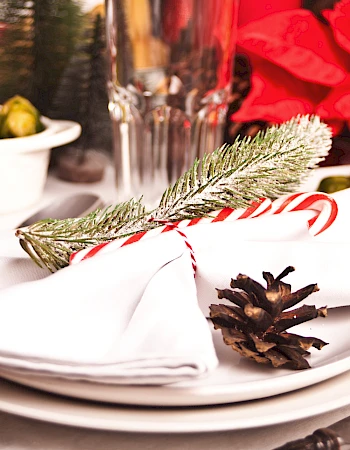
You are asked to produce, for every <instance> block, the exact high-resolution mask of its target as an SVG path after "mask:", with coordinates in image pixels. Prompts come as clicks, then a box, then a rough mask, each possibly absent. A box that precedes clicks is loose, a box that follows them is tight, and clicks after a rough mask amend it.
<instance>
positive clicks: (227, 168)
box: [16, 116, 331, 270]
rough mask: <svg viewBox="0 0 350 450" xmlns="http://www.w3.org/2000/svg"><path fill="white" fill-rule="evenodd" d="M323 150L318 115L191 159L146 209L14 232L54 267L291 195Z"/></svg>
mask: <svg viewBox="0 0 350 450" xmlns="http://www.w3.org/2000/svg"><path fill="white" fill-rule="evenodd" d="M330 146H331V135H330V130H329V129H328V127H327V126H326V125H325V124H323V123H321V122H320V120H319V118H318V117H308V116H304V117H296V118H294V119H292V120H290V121H289V122H286V123H284V124H282V125H279V126H274V127H271V128H269V129H267V130H266V131H264V132H261V133H258V134H257V135H256V136H255V137H254V138H253V139H250V138H244V139H243V140H239V139H237V140H236V141H235V143H234V144H233V145H232V146H223V147H221V148H219V149H217V150H215V151H213V152H212V153H209V154H207V155H205V156H204V157H203V159H202V160H201V161H199V160H197V161H195V163H194V164H193V166H192V167H191V168H190V170H188V171H187V172H185V173H184V174H183V175H182V176H181V177H180V178H179V179H178V180H177V181H176V183H175V184H174V185H173V186H170V187H169V188H168V189H167V190H166V191H165V192H164V194H163V196H162V198H161V200H160V203H159V206H158V207H157V208H155V209H154V210H153V211H146V209H145V207H144V206H143V205H142V203H141V201H140V200H135V199H131V200H129V201H128V202H125V203H121V204H118V205H117V206H115V207H114V208H113V207H109V208H107V209H106V210H104V211H96V212H94V213H92V214H90V215H89V216H87V217H84V218H73V219H66V220H52V219H48V220H45V221H40V222H37V223H35V224H33V225H31V226H29V227H27V228H23V229H19V230H17V232H16V235H17V236H18V237H19V238H20V243H21V245H22V247H23V248H24V250H26V251H27V252H28V253H29V255H30V256H31V257H32V258H33V259H34V260H35V261H36V262H37V263H38V264H39V265H40V266H42V265H45V266H47V267H48V268H49V269H50V270H55V269H59V268H61V267H64V266H66V265H67V264H68V263H69V258H70V255H71V254H73V253H75V252H76V251H79V250H82V249H84V248H86V247H88V246H93V245H97V244H101V243H104V242H108V241H113V240H116V239H120V238H123V237H127V236H131V235H134V234H135V233H138V232H143V231H148V230H151V229H153V228H157V227H159V226H162V225H164V223H165V222H177V221H179V220H187V219H189V220H191V219H194V218H200V217H207V216H209V215H210V213H212V212H214V211H217V210H219V209H222V208H233V209H237V208H247V207H250V206H251V205H252V202H257V201H261V200H260V199H261V198H270V199H275V198H277V197H280V196H282V195H284V194H287V193H290V192H293V191H295V190H297V188H298V186H299V184H300V182H301V181H303V180H304V179H305V177H306V176H307V175H308V174H309V173H310V171H311V169H312V168H314V167H316V165H317V163H318V162H319V161H321V160H322V159H323V158H324V157H325V156H326V155H327V153H328V151H329V149H330Z"/></svg>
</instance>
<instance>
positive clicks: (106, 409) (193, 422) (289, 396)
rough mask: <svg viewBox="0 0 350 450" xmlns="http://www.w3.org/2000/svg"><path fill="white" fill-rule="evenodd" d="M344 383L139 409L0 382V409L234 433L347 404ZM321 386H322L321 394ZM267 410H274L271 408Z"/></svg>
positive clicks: (86, 422) (45, 418)
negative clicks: (260, 396) (237, 399)
mask: <svg viewBox="0 0 350 450" xmlns="http://www.w3.org/2000/svg"><path fill="white" fill-rule="evenodd" d="M349 383H350V371H347V372H345V373H343V374H341V375H338V376H336V377H333V378H331V379H329V380H326V381H324V382H322V383H320V384H317V385H314V386H310V387H307V388H304V389H300V390H297V391H293V392H289V393H286V394H282V395H279V396H274V397H271V398H266V399H261V400H255V401H247V402H241V403H238V404H237V403H234V404H231V405H219V406H212V407H204V408H203V407H195V408H140V407H131V406H125V405H110V404H102V403H96V402H87V401H83V400H72V399H68V398H65V397H61V396H58V395H52V394H48V393H43V392H40V391H38V390H35V389H31V388H26V387H24V386H22V385H17V384H16V383H13V382H8V381H5V380H0V410H1V411H3V412H6V413H10V414H14V415H17V416H21V417H26V418H31V419H36V420H40V421H42V422H47V423H56V424H60V425H69V426H78V427H82V428H88V429H95V430H104V431H124V432H141V433H198V432H215V431H236V430H242V429H253V428H258V427H263V426H270V425H279V424H283V423H289V422H292V421H294V420H303V419H306V418H310V417H314V416H318V415H321V414H324V413H327V412H331V411H335V410H338V409H340V408H342V407H346V406H349V405H350V390H349V389H348V392H347V394H345V395H344V387H348V386H349ZM320 387H321V388H322V389H323V393H322V395H321V396H320V392H319V389H320ZM320 397H323V398H324V401H323V403H321V404H320V403H316V405H315V402H314V400H320ZM15 398H17V401H16V402H15V401H14V399H15ZM18 398H19V401H18ZM21 399H22V402H21ZM271 404H272V407H271ZM278 405H279V407H280V410H278ZM281 406H283V409H281ZM254 408H255V409H256V408H258V410H259V409H260V410H262V411H260V416H259V415H258V416H256V415H255V416H254ZM272 408H275V409H276V408H277V409H276V410H275V411H273V412H271V409H272ZM252 409H253V413H252ZM248 410H249V414H250V417H249V419H248V420H247V419H246V418H242V411H245V412H246V413H247V411H248ZM94 414H95V415H94ZM140 414H141V418H140V417H139V418H138V416H140ZM147 415H148V417H147ZM133 416H134V417H133ZM222 417H224V420H222ZM179 418H180V419H181V420H179Z"/></svg>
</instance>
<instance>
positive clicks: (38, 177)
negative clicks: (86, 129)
mask: <svg viewBox="0 0 350 450" xmlns="http://www.w3.org/2000/svg"><path fill="white" fill-rule="evenodd" d="M42 123H43V124H44V126H45V130H44V131H42V132H41V133H37V134H34V135H32V136H27V137H19V138H11V139H0V214H8V213H12V212H15V211H19V210H21V209H23V208H27V207H29V206H32V205H34V204H35V203H36V202H37V201H38V200H39V199H40V197H41V195H42V193H43V190H44V185H45V182H46V179H47V169H48V166H49V161H50V153H51V149H52V148H55V147H59V146H61V145H65V144H68V143H69V142H72V141H75V140H76V139H77V138H78V137H79V136H80V134H81V126H80V125H79V124H78V123H76V122H72V121H68V120H51V119H48V118H47V117H42Z"/></svg>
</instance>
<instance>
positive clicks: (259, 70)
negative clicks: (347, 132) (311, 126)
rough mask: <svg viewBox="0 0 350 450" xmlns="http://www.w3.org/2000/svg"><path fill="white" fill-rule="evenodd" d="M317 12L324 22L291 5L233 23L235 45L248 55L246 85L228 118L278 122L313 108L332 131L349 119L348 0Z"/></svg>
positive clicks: (349, 21) (338, 130) (349, 38)
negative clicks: (248, 85) (245, 92)
mask: <svg viewBox="0 0 350 450" xmlns="http://www.w3.org/2000/svg"><path fill="white" fill-rule="evenodd" d="M266 2H267V0H265V1H264V0H262V3H264V4H266ZM323 15H324V17H325V18H326V19H327V20H328V22H329V23H328V24H324V23H322V22H321V21H320V20H318V19H317V18H316V17H315V16H314V15H313V14H312V13H311V12H309V11H306V10H303V9H295V10H290V11H283V12H279V13H275V14H270V15H268V16H266V17H264V18H262V19H261V20H258V21H255V22H251V23H249V24H247V25H246V26H244V27H242V28H240V29H239V32H238V44H239V49H238V51H239V52H242V53H245V54H247V55H248V56H249V58H250V61H251V64H252V70H253V71H252V88H251V91H250V93H249V95H248V97H247V99H246V100H245V102H243V105H242V107H241V109H240V110H239V111H238V112H237V113H235V114H233V115H232V120H235V121H238V122H247V121H251V120H264V121H267V122H273V123H280V122H283V121H285V120H288V119H290V118H291V117H293V116H295V115H297V114H306V113H312V114H314V113H317V114H319V115H320V116H321V118H323V119H324V120H325V121H327V122H328V123H329V125H330V126H331V128H332V130H333V133H334V134H337V133H339V132H340V131H341V130H342V128H343V126H344V123H345V122H350V81H349V80H350V0H341V1H340V2H338V3H337V4H336V6H335V8H334V10H325V11H323Z"/></svg>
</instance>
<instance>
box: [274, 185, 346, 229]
mask: <svg viewBox="0 0 350 450" xmlns="http://www.w3.org/2000/svg"><path fill="white" fill-rule="evenodd" d="M307 209H311V210H313V211H316V215H315V216H314V217H313V218H312V219H310V220H309V222H308V226H309V232H310V234H311V235H312V236H317V235H318V234H320V233H322V232H323V231H325V230H327V228H329V227H330V226H331V225H332V223H333V222H334V221H335V219H336V217H337V215H338V205H337V202H336V201H335V200H334V198H333V197H331V196H330V195H327V194H324V193H323V192H311V193H310V192H306V193H297V194H291V195H285V196H283V197H280V198H278V199H277V200H275V201H274V202H273V204H272V211H271V213H272V214H281V213H284V212H289V211H303V210H307Z"/></svg>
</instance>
